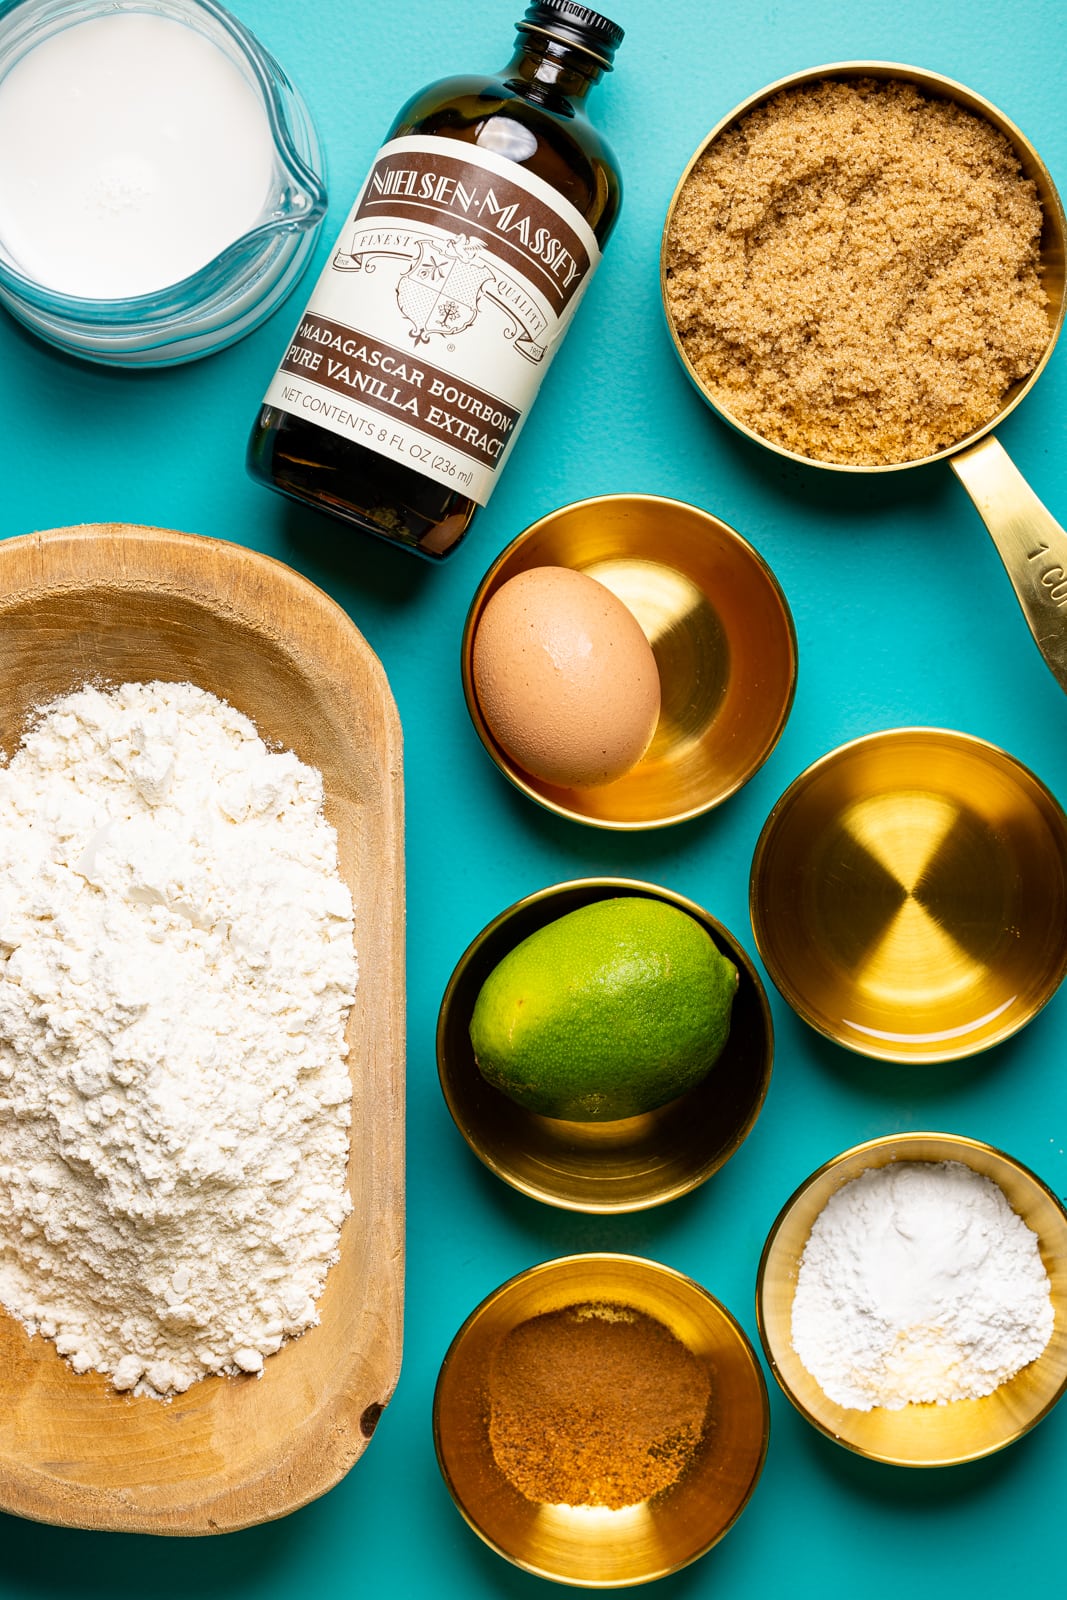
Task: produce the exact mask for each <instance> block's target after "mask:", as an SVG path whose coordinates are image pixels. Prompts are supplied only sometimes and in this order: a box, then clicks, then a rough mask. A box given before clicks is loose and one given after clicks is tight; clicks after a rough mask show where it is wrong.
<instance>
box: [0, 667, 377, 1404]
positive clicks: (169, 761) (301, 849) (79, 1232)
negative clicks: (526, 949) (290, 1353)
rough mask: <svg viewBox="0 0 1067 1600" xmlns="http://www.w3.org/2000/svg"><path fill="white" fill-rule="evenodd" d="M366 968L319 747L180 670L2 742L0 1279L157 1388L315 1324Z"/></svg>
mask: <svg viewBox="0 0 1067 1600" xmlns="http://www.w3.org/2000/svg"><path fill="white" fill-rule="evenodd" d="M355 983H356V958H355V952H354V947H353V917H352V902H351V897H350V895H349V893H348V890H347V888H346V887H345V885H344V883H343V882H342V880H341V878H340V876H339V875H338V871H337V848H336V835H335V833H334V831H333V829H332V828H331V827H330V826H329V824H328V823H327V822H326V820H325V818H324V816H323V814H322V779H321V776H320V774H319V773H318V772H316V771H314V770H312V769H311V768H309V767H306V766H303V765H302V764H301V763H300V762H299V761H298V760H297V758H296V757H295V756H294V755H292V754H290V753H286V754H273V753H271V752H269V751H268V750H267V748H266V746H265V745H264V744H263V743H262V741H261V740H260V738H259V737H258V735H257V733H256V730H255V728H254V727H253V725H252V724H251V722H249V721H248V720H247V718H245V717H243V716H240V715H239V714H238V713H237V712H235V711H234V710H233V709H232V708H231V707H229V706H228V705H225V704H224V703H223V702H222V701H220V700H218V699H216V698H215V697H214V696H213V695H209V694H206V693H205V692H204V691H202V690H200V689H197V688H194V687H193V686H192V685H190V684H164V683H151V684H124V685H122V686H121V687H120V688H118V689H116V690H114V691H111V692H107V693H103V692H101V691H99V690H97V689H92V688H86V689H83V690H80V691H79V692H78V693H76V694H74V695H71V696H69V697H67V698H65V699H63V700H61V701H58V702H55V703H54V704H53V705H52V706H50V707H48V708H46V712H45V713H44V714H43V715H42V717H41V718H40V719H39V720H38V722H37V723H36V724H35V725H34V726H33V727H32V729H31V730H30V731H29V732H28V733H27V734H26V736H25V738H24V740H23V743H22V746H21V747H20V749H19V750H18V751H17V752H16V754H15V755H14V756H13V758H12V759H11V761H10V763H9V764H8V765H7V766H6V767H4V766H0V1303H2V1304H3V1305H4V1306H6V1308H7V1309H8V1311H10V1312H11V1313H13V1314H14V1315H15V1316H16V1317H18V1318H20V1319H21V1321H22V1322H23V1323H24V1324H25V1325H26V1327H27V1328H28V1329H29V1330H30V1332H31V1333H34V1332H36V1333H41V1334H44V1335H45V1336H46V1337H47V1338H50V1339H54V1340H55V1344H56V1348H57V1349H58V1350H59V1352H60V1354H61V1355H64V1356H67V1357H68V1358H69V1359H70V1361H71V1364H72V1366H73V1367H74V1369H75V1370H76V1371H78V1372H84V1371H86V1370H88V1369H90V1368H96V1369H98V1370H99V1371H102V1372H105V1373H107V1374H109V1375H110V1377H111V1381H112V1383H113V1384H114V1386H115V1388H116V1389H122V1390H129V1389H132V1390H134V1391H135V1392H137V1393H145V1394H154V1395H166V1394H169V1393H172V1392H181V1391H183V1390H185V1389H187V1388H188V1387H189V1385H190V1384H191V1383H194V1382H195V1381H196V1380H197V1379H198V1378H201V1377H204V1376H205V1375H206V1374H208V1373H213V1372H227V1373H233V1372H236V1371H244V1372H258V1371H259V1370H260V1369H261V1368H262V1365H263V1358H264V1357H265V1356H267V1355H270V1354H271V1353H272V1352H273V1351H275V1350H277V1349H278V1348H279V1346H280V1345H281V1344H282V1342H283V1340H284V1339H285V1338H287V1337H289V1336H292V1335H295V1334H299V1333H301V1332H302V1331H303V1330H304V1329H305V1328H307V1327H309V1326H310V1325H311V1324H312V1323H314V1322H315V1321H316V1320H317V1315H316V1311H315V1305H314V1302H315V1299H316V1297H317V1296H318V1294H319V1293H320V1291H321V1290H322V1287H323V1282H324V1279H325V1276H326V1272H327V1269H328V1268H329V1266H330V1264H331V1263H332V1262H333V1261H334V1260H335V1259H336V1257H337V1253H338V1240H339V1232H340V1226H341V1223H342V1221H343V1220H344V1217H345V1215H346V1214H347V1212H348V1211H349V1210H350V1209H351V1203H350V1201H349V1199H348V1194H347V1190H346V1187H345V1176H346V1163H347V1151H348V1126H349V1122H350V1093H351V1091H350V1084H349V1078H348V1072H347V1068H346V1065H345V1059H344V1058H345V1054H346V1047H345V1044H344V1025H345V1019H346V1016H347V1012H348V1008H349V1006H350V1004H351V1001H352V998H353V990H354V988H355Z"/></svg>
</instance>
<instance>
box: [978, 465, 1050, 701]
mask: <svg viewBox="0 0 1067 1600" xmlns="http://www.w3.org/2000/svg"><path fill="white" fill-rule="evenodd" d="M949 465H950V466H951V467H952V470H953V471H954V472H955V474H956V476H957V478H959V480H960V482H961V483H962V484H963V487H964V488H965V489H966V491H967V493H968V494H969V495H970V497H971V499H972V500H973V501H974V504H975V506H976V508H977V511H978V515H979V516H980V517H981V519H982V521H983V522H984V523H985V525H986V527H987V528H988V529H989V532H990V534H991V535H992V538H993V543H994V544H995V545H996V547H997V550H998V551H999V552H1000V559H1001V561H1003V563H1004V566H1005V569H1006V570H1007V574H1008V577H1009V578H1010V579H1011V584H1012V588H1013V589H1014V590H1015V594H1016V598H1017V599H1018V601H1019V604H1020V606H1021V607H1022V612H1023V616H1024V617H1025V618H1026V621H1027V625H1028V626H1029V629H1030V632H1031V633H1032V634H1033V636H1034V642H1035V643H1036V645H1037V648H1038V649H1039V650H1040V651H1041V654H1042V655H1043V656H1044V658H1045V662H1046V665H1047V666H1048V668H1049V671H1050V672H1051V673H1052V676H1053V677H1054V678H1055V679H1056V682H1057V683H1058V684H1059V686H1060V688H1061V689H1063V690H1064V691H1065V692H1067V533H1065V532H1064V530H1063V529H1062V528H1061V527H1060V525H1059V523H1058V522H1056V521H1055V519H1054V518H1053V516H1052V514H1051V512H1050V511H1049V510H1048V508H1047V507H1046V506H1043V505H1042V504H1041V501H1040V500H1039V499H1038V498H1037V495H1036V494H1035V493H1034V491H1033V490H1032V489H1031V487H1030V485H1029V484H1028V483H1027V481H1026V479H1025V478H1024V477H1023V475H1022V473H1021V472H1020V471H1019V469H1018V467H1016V466H1015V464H1014V462H1013V461H1012V460H1011V457H1010V456H1009V455H1008V453H1007V451H1006V450H1005V449H1004V448H1003V446H1002V445H1000V444H998V443H997V441H996V439H994V438H993V435H992V434H987V435H986V437H985V438H984V439H980V440H979V441H978V443H977V444H973V445H971V447H970V449H969V450H961V451H960V453H959V455H955V456H950V457H949Z"/></svg>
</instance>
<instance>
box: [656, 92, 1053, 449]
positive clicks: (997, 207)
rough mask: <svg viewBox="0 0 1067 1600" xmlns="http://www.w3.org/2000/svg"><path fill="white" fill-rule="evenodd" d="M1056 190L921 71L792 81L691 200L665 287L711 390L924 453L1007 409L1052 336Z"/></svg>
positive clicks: (801, 432)
mask: <svg viewBox="0 0 1067 1600" xmlns="http://www.w3.org/2000/svg"><path fill="white" fill-rule="evenodd" d="M1040 234H1041V206H1040V202H1039V201H1038V198H1037V194H1036V191H1035V189H1034V186H1033V184H1032V183H1031V182H1030V181H1029V180H1028V179H1026V178H1024V177H1023V176H1022V174H1021V172H1020V169H1019V163H1018V161H1017V159H1016V156H1015V153H1014V151H1013V150H1012V148H1011V146H1010V144H1009V143H1008V141H1007V139H1005V138H1004V136H1003V135H1002V134H1001V133H999V132H998V130H997V129H996V128H994V127H992V125H991V124H989V123H988V122H986V121H984V120H983V119H982V118H980V117H977V116H975V115H972V114H971V113H970V112H967V111H964V110H962V109H961V108H960V107H958V106H956V105H954V104H952V103H951V102H949V101H946V100H937V99H929V98H927V97H925V96H924V95H922V94H920V93H919V91H918V90H917V89H915V88H914V87H912V86H911V85H910V84H906V83H898V82H895V81H889V82H878V81H875V80H873V79H863V80H857V81H854V82H838V81H834V80H828V81H824V82H820V83H817V84H815V85H813V86H810V87H808V86H804V87H802V88H799V89H791V90H785V91H783V92H782V93H781V94H779V95H776V96H775V97H774V98H773V99H772V100H770V101H768V102H767V103H766V104H765V105H763V106H759V107H757V109H756V110H754V111H752V112H750V113H749V114H748V115H747V116H746V117H744V118H742V120H741V121H740V122H739V123H738V124H737V125H736V126H735V127H733V128H731V129H729V130H727V132H726V133H724V134H723V135H722V136H721V137H720V138H718V139H716V140H715V142H714V144H713V145H712V147H711V148H710V150H709V151H708V152H707V154H706V155H705V156H704V157H703V158H702V159H701V160H700V162H698V164H697V165H696V166H695V167H694V168H693V171H692V173H691V174H690V176H689V178H688V180H687V182H686V184H685V186H684V187H683V189H682V191H681V193H680V195H679V197H678V202H677V204H676V207H675V211H674V217H673V221H672V226H671V231H670V236H669V239H668V246H667V302H668V307H669V311H670V314H671V317H672V320H673V322H674V324H675V328H676V330H677V333H678V337H679V340H680V342H681V344H682V348H683V349H684V351H685V353H686V355H687V356H688V358H689V360H690V362H691V363H692V365H693V367H694V368H695V369H696V372H697V373H698V375H699V377H700V378H701V379H702V381H703V382H704V384H705V385H706V386H707V388H708V389H709V391H710V393H711V395H712V398H713V399H714V400H715V401H716V403H717V404H720V405H721V406H722V407H723V409H724V410H726V411H728V412H729V413H730V414H731V415H732V416H733V417H734V418H736V419H737V421H739V422H741V423H743V424H745V425H747V426H748V427H749V428H751V429H752V430H753V431H754V432H756V433H758V434H760V435H762V436H763V437H764V438H767V439H769V440H772V441H773V442H775V443H777V444H779V445H782V446H784V447H785V448H786V449H789V450H793V451H796V452H797V453H798V454H800V455H806V456H810V457H812V458H813V459H815V460H819V461H835V462H849V463H855V464H858V465H877V464H885V463H891V462H898V461H914V460H917V459H920V458H922V457H923V456H927V455H932V454H933V453H935V452H936V451H938V450H942V449H945V448H946V447H948V446H949V445H952V444H954V443H955V442H956V441H957V440H959V439H962V438H963V437H964V436H965V435H966V434H968V433H970V432H971V431H972V430H973V429H975V428H978V427H981V426H982V425H983V424H984V423H986V422H988V421H989V420H990V419H991V418H992V417H993V416H995V415H996V413H997V411H998V410H999V408H1000V405H1001V402H1002V399H1003V397H1004V395H1005V393H1006V392H1007V390H1008V389H1009V388H1010V386H1011V384H1012V383H1014V382H1015V381H1016V380H1017V379H1019V378H1022V377H1025V376H1026V375H1027V373H1029V372H1031V371H1033V369H1034V367H1035V366H1036V365H1037V363H1038V361H1039V360H1040V359H1041V356H1042V354H1043V352H1044V350H1045V347H1046V346H1047V344H1048V341H1049V335H1050V331H1051V330H1050V327H1049V319H1048V315H1047V311H1046V305H1047V298H1046V295H1045V293H1044V290H1043V289H1042V287H1041V283H1040V280H1039V276H1038V259H1039V256H1038V244H1039V239H1040Z"/></svg>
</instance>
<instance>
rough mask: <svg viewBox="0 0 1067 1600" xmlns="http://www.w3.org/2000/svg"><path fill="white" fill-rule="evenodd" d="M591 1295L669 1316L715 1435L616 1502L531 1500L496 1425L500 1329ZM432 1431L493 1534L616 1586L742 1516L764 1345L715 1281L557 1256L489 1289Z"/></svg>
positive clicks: (437, 1404) (453, 1484)
mask: <svg viewBox="0 0 1067 1600" xmlns="http://www.w3.org/2000/svg"><path fill="white" fill-rule="evenodd" d="M590 1302H591V1303H594V1304H607V1305H622V1306H628V1307H631V1308H633V1309H634V1310H636V1311H638V1312H643V1313H645V1314H646V1315H648V1316H651V1317H654V1318H655V1319H656V1320H657V1321H659V1322H661V1323H663V1324H664V1325H665V1326H666V1327H667V1328H669V1329H670V1331H671V1332H672V1333H673V1334H674V1335H675V1337H676V1338H678V1339H680V1340H681V1341H682V1343H683V1344H684V1345H686V1346H687V1347H688V1349H689V1350H690V1351H691V1352H692V1354H693V1355H695V1356H696V1357H697V1358H698V1360H699V1361H700V1363H701V1364H702V1366H703V1368H704V1370H705V1373H706V1375H707V1378H708V1381H709V1386H710V1390H711V1398H710V1400H709V1402H708V1409H707V1412H706V1414H705V1420H704V1436H703V1438H702V1440H701V1441H700V1443H699V1444H698V1445H697V1446H696V1450H695V1452H694V1455H693V1456H692V1458H691V1459H690V1461H689V1462H688V1463H687V1465H686V1466H685V1468H684V1470H683V1471H682V1474H681V1476H680V1477H679V1478H678V1479H677V1481H676V1482H675V1483H673V1484H671V1485H670V1486H669V1487H668V1488H666V1489H663V1490H661V1491H660V1492H659V1493H658V1494H655V1495H652V1496H651V1497H649V1498H648V1499H646V1500H642V1501H640V1502H639V1503H638V1504H636V1505H632V1506H624V1507H623V1508H622V1509H621V1510H617V1511H613V1510H609V1509H608V1508H607V1507H604V1506H567V1505H546V1504H540V1503H537V1502H534V1501H531V1500H529V1499H527V1498H526V1497H525V1496H524V1495H523V1494H521V1493H520V1492H519V1490H518V1489H516V1488H515V1487H514V1486H513V1484H512V1483H511V1482H510V1480H509V1479H508V1477H507V1476H505V1474H504V1472H502V1471H501V1469H500V1467H499V1466H498V1465H497V1462H496V1460H495V1458H494V1454H493V1448H492V1443H491V1441H490V1437H489V1420H488V1418H489V1395H488V1392H487V1390H488V1373H489V1368H490V1363H491V1361H492V1359H493V1355H494V1351H495V1350H496V1349H497V1347H498V1346H499V1344H500V1341H501V1340H503V1339H504V1338H505V1337H506V1336H507V1335H508V1333H509V1332H510V1331H511V1330H512V1329H514V1328H516V1327H518V1326H519V1325H520V1324H521V1323H523V1322H526V1321H527V1320H528V1319H529V1318H531V1317H536V1316H540V1315H542V1314H544V1313H546V1312H552V1311H559V1310H563V1309H565V1308H566V1307H569V1306H573V1305H582V1304H587V1303H590ZM433 1431H434V1442H435V1445H436V1448H437V1459H438V1463H439V1465H440V1468H441V1472H442V1474H443V1476H444V1479H445V1482H446V1483H447V1485H448V1488H449V1491H450V1493H451V1495H452V1497H453V1499H454V1500H455V1502H456V1505H457V1506H458V1507H459V1509H460V1511H461V1512H462V1514H463V1516H464V1517H465V1518H466V1520H467V1522H468V1523H469V1524H470V1526H471V1527H472V1528H473V1529H474V1531H475V1533H477V1534H478V1535H479V1536H480V1537H481V1538H482V1539H484V1540H485V1542H486V1544H488V1545H489V1546H490V1547H491V1548H492V1549H494V1550H496V1551H497V1552H498V1554H500V1555H502V1556H504V1557H506V1558H507V1560H509V1561H513V1562H514V1563H515V1565H516V1566H518V1567H522V1568H523V1569H524V1570H525V1571H527V1572H532V1573H534V1574H536V1575H537V1576H538V1577H542V1578H552V1579H554V1580H556V1581H557V1582H559V1583H569V1584H574V1585H577V1586H579V1587H584V1588H596V1589H611V1588H622V1587H625V1586H627V1585H631V1584H638V1583H646V1582H648V1581H650V1580H651V1579H653V1578H661V1577H665V1576H666V1575H667V1574H668V1573H671V1572H676V1571H677V1570H678V1569H679V1568H680V1567H684V1566H686V1565H688V1563H689V1562H691V1561H695V1560H696V1559H697V1557H698V1556H701V1555H703V1554H704V1553H705V1551H707V1550H709V1549H710V1548H711V1546H712V1545H713V1544H716V1543H717V1542H718V1540H719V1539H721V1538H722V1536H723V1534H724V1533H726V1532H727V1530H728V1529H729V1528H730V1527H732V1525H733V1524H734V1522H735V1521H736V1520H737V1518H738V1517H739V1516H740V1514H741V1512H742V1511H743V1510H744V1508H745V1506H746V1505H747V1503H748V1500H749V1498H750V1496H751V1494H752V1492H753V1490H754V1489H755V1487H756V1483H757V1481H758V1479H759V1475H760V1472H761V1471H762V1468H763V1462H764V1458H765V1456H766V1453H767V1440H768V1436H769V1431H770V1414H769V1408H768V1403H767V1389H766V1385H765V1383H764V1380H763V1374H762V1372H761V1371H760V1367H759V1363H758V1361H757V1359H756V1356H755V1353H754V1352H753V1349H752V1346H751V1344H750V1343H749V1341H748V1339H747V1338H746V1337H745V1334H744V1333H743V1331H742V1330H741V1328H740V1327H739V1326H738V1324H737V1322H735V1320H734V1318H733V1317H732V1316H731V1315H730V1313H729V1312H728V1311H727V1310H726V1308H725V1307H724V1306H722V1305H720V1303H719V1302H718V1301H717V1300H716V1299H714V1298H713V1297H712V1296H711V1295H710V1294H709V1293H708V1292H707V1290H706V1289H703V1288H701V1287H700V1285H699V1284H697V1283H694V1282H693V1280H692V1279H691V1278H686V1277H683V1276H682V1274H681V1273H679V1272H675V1271H673V1270H672V1269H671V1268H669V1267H664V1266H660V1265H658V1264H657V1263H656V1262H654V1261H645V1260H642V1259H641V1258H639V1257H636V1256H624V1255H608V1254H604V1255H599V1254H598V1255H580V1256H567V1257H564V1258H562V1259H560V1260H557V1261H546V1262H544V1263H543V1264H542V1265H540V1266H536V1267H531V1268H530V1269H529V1270H528V1271H526V1272H523V1273H520V1275H519V1276H518V1277H516V1278H512V1279H511V1280H510V1282H508V1283H505V1284H503V1285H502V1287H501V1288H499V1289H497V1290H495V1291H494V1293H493V1294H491V1295H490V1296H489V1297H488V1298H487V1299H486V1300H483V1302H482V1304H481V1305H480V1306H478V1307H477V1309H476V1310H475V1311H473V1312H472V1313H471V1315H470V1316H469V1317H468V1318H467V1320H466V1322H465V1323H464V1324H463V1326H462V1327H461V1328H460V1330H459V1332H458V1333H457V1334H456V1337H455V1338H454V1340H453V1341H452V1344H451V1346H450V1348H449V1350H448V1353H447V1355H446V1356H445V1359H444V1363H443V1365H442V1367H441V1372H440V1376H439V1377H438V1380H437V1390H436V1393H435V1396H434V1407H433Z"/></svg>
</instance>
